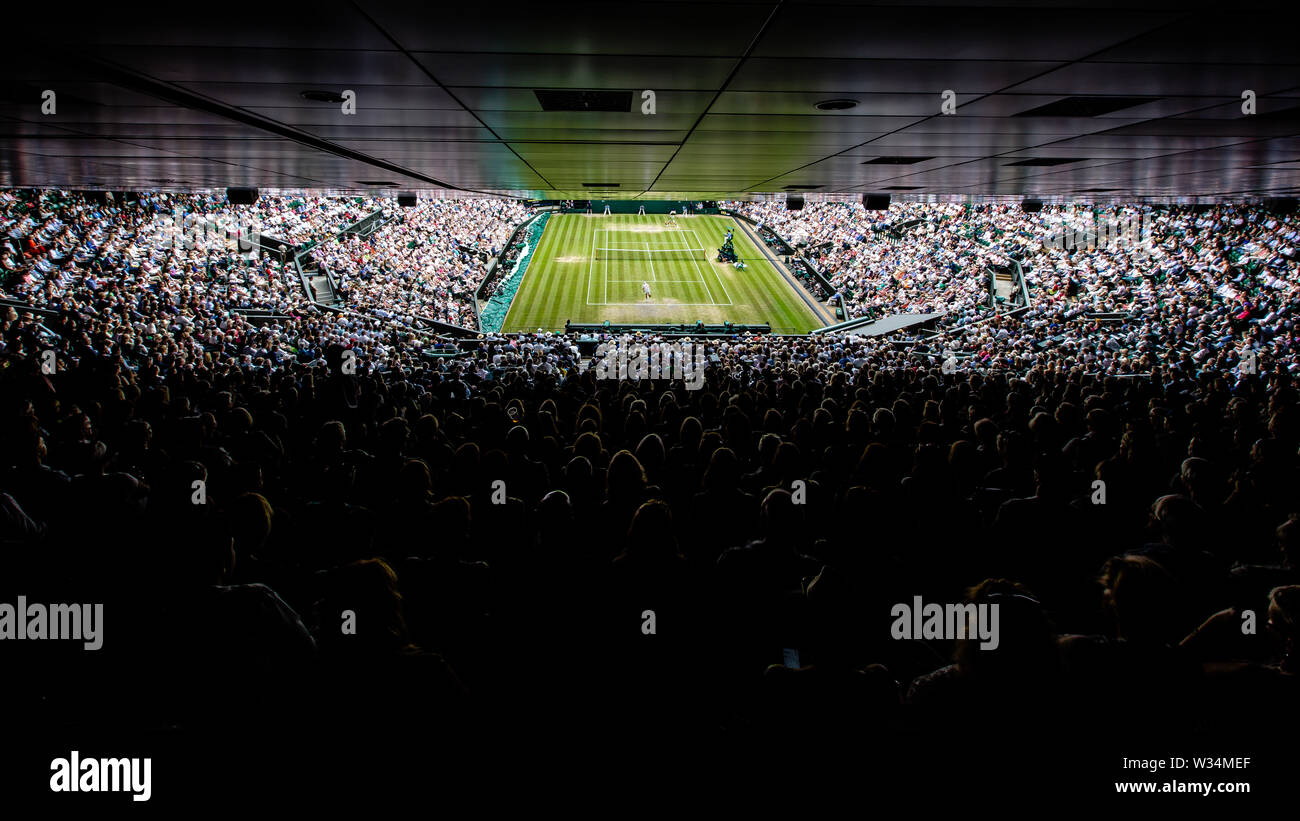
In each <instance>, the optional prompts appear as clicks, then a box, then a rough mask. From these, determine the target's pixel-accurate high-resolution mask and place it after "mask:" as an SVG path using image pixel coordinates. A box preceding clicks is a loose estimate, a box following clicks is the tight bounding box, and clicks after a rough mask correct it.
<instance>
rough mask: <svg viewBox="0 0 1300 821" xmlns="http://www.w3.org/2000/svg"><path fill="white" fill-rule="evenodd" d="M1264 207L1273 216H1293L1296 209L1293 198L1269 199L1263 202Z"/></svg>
mask: <svg viewBox="0 0 1300 821" xmlns="http://www.w3.org/2000/svg"><path fill="white" fill-rule="evenodd" d="M1264 207H1265V208H1267V209H1268V210H1270V211H1272V212H1273V213H1274V214H1294V213H1295V208H1296V198H1295V197H1269V198H1268V199H1266V200H1264Z"/></svg>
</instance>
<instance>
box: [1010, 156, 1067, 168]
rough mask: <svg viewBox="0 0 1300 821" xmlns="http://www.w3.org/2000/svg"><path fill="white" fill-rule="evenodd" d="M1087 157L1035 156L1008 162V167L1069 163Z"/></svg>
mask: <svg viewBox="0 0 1300 821" xmlns="http://www.w3.org/2000/svg"><path fill="white" fill-rule="evenodd" d="M1085 159H1087V158H1086V157H1033V158H1031V159H1028V160H1020V161H1019V162H1009V163H1006V167H1007V168H1010V167H1012V166H1015V165H1022V166H1046V165H1068V164H1069V163H1072V162H1083V161H1084V160H1085Z"/></svg>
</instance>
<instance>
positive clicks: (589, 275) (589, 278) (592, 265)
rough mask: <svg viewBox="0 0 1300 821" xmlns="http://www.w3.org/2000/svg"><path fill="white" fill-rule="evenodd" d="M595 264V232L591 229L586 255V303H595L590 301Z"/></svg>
mask: <svg viewBox="0 0 1300 821" xmlns="http://www.w3.org/2000/svg"><path fill="white" fill-rule="evenodd" d="M595 265H596V232H595V231H592V232H591V256H590V257H588V259H587V304H588V305H595V304H597V303H594V302H592V301H591V281H592V280H593V279H595V274H596V271H595Z"/></svg>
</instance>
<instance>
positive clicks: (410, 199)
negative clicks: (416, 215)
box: [397, 194, 415, 208]
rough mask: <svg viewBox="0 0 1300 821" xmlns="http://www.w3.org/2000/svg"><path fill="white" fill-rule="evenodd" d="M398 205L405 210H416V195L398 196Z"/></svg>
mask: <svg viewBox="0 0 1300 821" xmlns="http://www.w3.org/2000/svg"><path fill="white" fill-rule="evenodd" d="M397 204H398V205H400V206H401V207H403V208H414V207H415V195H414V194H398V195H397Z"/></svg>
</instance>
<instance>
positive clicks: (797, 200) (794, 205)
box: [785, 194, 803, 211]
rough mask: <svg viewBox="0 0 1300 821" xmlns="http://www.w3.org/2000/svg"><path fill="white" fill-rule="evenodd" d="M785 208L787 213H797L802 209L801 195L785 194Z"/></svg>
mask: <svg viewBox="0 0 1300 821" xmlns="http://www.w3.org/2000/svg"><path fill="white" fill-rule="evenodd" d="M785 208H786V210H787V211H798V210H799V209H801V208H803V194H787V195H786V198H785Z"/></svg>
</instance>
